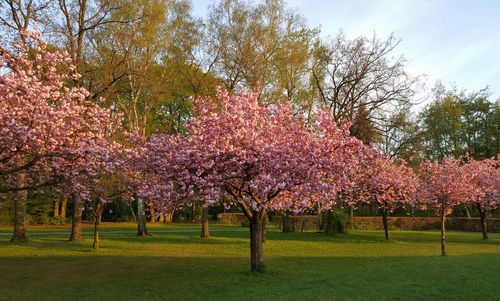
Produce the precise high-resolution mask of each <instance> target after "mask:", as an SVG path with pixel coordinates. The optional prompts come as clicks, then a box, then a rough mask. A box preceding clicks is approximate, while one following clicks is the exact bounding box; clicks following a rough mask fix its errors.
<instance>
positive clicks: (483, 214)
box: [478, 206, 488, 239]
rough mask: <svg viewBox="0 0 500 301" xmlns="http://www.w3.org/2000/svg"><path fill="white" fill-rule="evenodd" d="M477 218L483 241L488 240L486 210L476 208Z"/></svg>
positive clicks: (479, 207)
mask: <svg viewBox="0 0 500 301" xmlns="http://www.w3.org/2000/svg"><path fill="white" fill-rule="evenodd" d="M478 209H479V217H480V218H481V232H483V239H488V228H487V227H486V209H484V208H482V207H481V206H478Z"/></svg>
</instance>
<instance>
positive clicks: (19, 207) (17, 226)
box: [10, 172, 28, 243]
mask: <svg viewBox="0 0 500 301" xmlns="http://www.w3.org/2000/svg"><path fill="white" fill-rule="evenodd" d="M17 185H18V187H25V186H26V173H24V172H20V173H19V174H18V175H17ZM27 201H28V192H27V191H26V190H22V191H18V192H17V193H16V200H15V201H14V233H13V234H12V237H11V239H10V241H15V242H21V243H24V242H27V241H28V237H27V236H26V203H27Z"/></svg>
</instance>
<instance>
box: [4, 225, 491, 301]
mask: <svg viewBox="0 0 500 301" xmlns="http://www.w3.org/2000/svg"><path fill="white" fill-rule="evenodd" d="M211 229H212V235H213V237H212V239H210V240H201V239H200V238H199V237H198V235H199V232H198V230H199V227H198V226H193V225H168V226H163V225H158V226H153V227H151V226H150V230H151V232H153V235H152V236H151V237H136V236H135V235H134V225H132V224H130V225H123V224H121V225H106V226H104V229H103V231H102V237H101V238H102V248H101V249H100V250H98V251H92V250H91V243H92V241H91V235H90V233H91V229H90V228H88V229H85V234H86V237H87V239H86V240H85V241H84V242H83V243H81V244H74V243H70V242H68V241H66V239H67V236H68V233H69V229H68V228H64V227H50V228H49V227H44V228H42V227H40V228H33V229H30V231H29V234H30V238H31V241H30V242H29V243H28V244H26V245H18V244H13V243H10V242H8V239H9V236H8V233H9V232H10V231H11V230H10V228H0V300H362V299H364V300H385V299H391V300H394V299H399V300H444V299H449V300H494V299H496V300H498V299H500V234H491V238H490V241H488V242H483V241H482V239H481V234H480V233H457V232H450V233H449V235H448V252H449V256H447V257H441V256H439V254H440V246H439V233H438V232H403V231H401V232H393V233H392V235H393V241H389V242H386V241H384V240H383V233H382V232H378V231H352V232H350V233H349V234H346V235H337V236H331V237H328V236H325V235H324V234H320V233H287V234H283V233H279V232H273V231H270V232H269V233H268V241H267V242H266V243H265V247H264V248H265V249H264V252H265V255H264V256H265V260H266V264H267V267H268V270H267V272H266V273H264V274H261V275H253V274H252V273H250V272H249V246H248V244H249V240H248V230H247V229H244V228H238V227H227V226H212V227H211Z"/></svg>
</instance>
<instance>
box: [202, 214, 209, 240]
mask: <svg viewBox="0 0 500 301" xmlns="http://www.w3.org/2000/svg"><path fill="white" fill-rule="evenodd" d="M200 236H201V238H206V239H208V238H210V231H209V229H208V208H205V207H202V208H201V235H200Z"/></svg>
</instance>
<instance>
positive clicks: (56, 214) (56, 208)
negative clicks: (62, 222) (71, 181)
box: [53, 195, 59, 217]
mask: <svg viewBox="0 0 500 301" xmlns="http://www.w3.org/2000/svg"><path fill="white" fill-rule="evenodd" d="M53 216H54V217H59V196H58V195H55V196H54V214H53Z"/></svg>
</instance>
